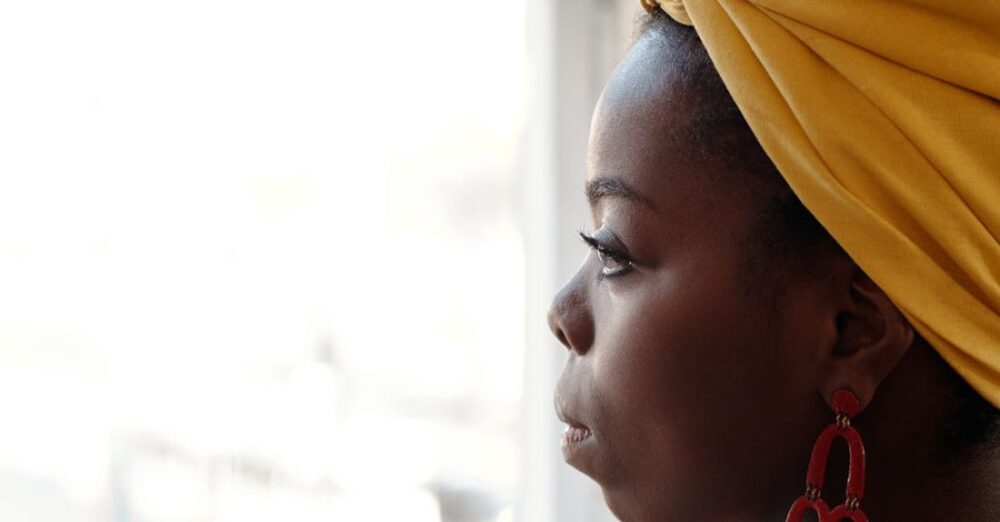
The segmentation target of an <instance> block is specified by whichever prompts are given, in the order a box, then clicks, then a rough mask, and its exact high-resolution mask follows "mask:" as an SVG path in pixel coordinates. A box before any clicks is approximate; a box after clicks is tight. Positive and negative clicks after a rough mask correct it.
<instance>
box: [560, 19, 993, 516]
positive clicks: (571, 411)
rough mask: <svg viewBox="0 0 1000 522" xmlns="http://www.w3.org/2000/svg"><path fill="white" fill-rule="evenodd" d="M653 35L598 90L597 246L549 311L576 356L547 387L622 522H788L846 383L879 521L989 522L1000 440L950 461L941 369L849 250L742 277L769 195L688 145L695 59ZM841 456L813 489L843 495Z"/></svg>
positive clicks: (866, 505)
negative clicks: (858, 407)
mask: <svg viewBox="0 0 1000 522" xmlns="http://www.w3.org/2000/svg"><path fill="white" fill-rule="evenodd" d="M661 38H662V37H661V36H658V35H657V34H652V33H647V34H645V35H643V36H642V37H640V39H639V40H638V41H637V42H636V44H635V45H634V46H633V48H632V49H631V51H630V52H629V54H628V55H627V56H626V57H625V59H624V60H623V61H622V63H621V64H620V65H619V67H618V69H617V70H616V71H615V73H614V76H613V77H612V79H611V80H610V82H609V84H608V86H607V87H606V89H605V92H604V94H603V96H602V98H601V100H600V102H599V103H598V106H597V109H596V113H595V116H594V121H593V127H592V133H591V140H590V147H589V162H588V176H587V183H588V187H589V190H588V192H589V194H588V196H589V197H590V199H591V210H592V216H593V225H594V229H595V232H594V233H593V234H592V236H591V239H588V242H590V243H592V246H596V249H595V250H593V251H592V252H591V253H590V254H589V255H588V256H587V258H586V259H585V261H584V263H583V265H582V266H581V267H580V269H579V271H578V272H577V273H576V274H575V275H574V276H573V277H572V278H571V279H570V280H569V281H568V282H567V283H566V285H565V287H564V288H563V289H562V290H561V291H560V292H559V293H558V295H557V296H556V297H555V299H554V302H553V304H552V308H551V310H550V313H549V323H550V325H551V327H552V330H553V332H554V334H555V335H556V337H557V338H559V340H560V341H561V342H562V344H563V345H565V347H566V348H567V349H568V354H569V357H568V360H567V363H566V366H565V369H564V371H563V375H562V377H561V379H560V381H559V384H558V387H557V390H556V402H557V407H558V408H559V410H560V412H561V416H562V417H563V419H564V420H565V421H566V422H567V423H568V424H570V425H573V426H575V427H576V430H575V431H573V433H574V434H575V436H576V438H573V437H571V440H569V441H568V442H566V443H564V455H565V457H566V459H567V461H568V462H569V464H571V465H572V466H574V467H576V468H577V469H579V470H580V471H582V472H583V473H585V474H587V475H589V476H590V477H591V478H593V479H594V480H595V481H597V482H598V483H599V484H600V486H601V488H602V490H603V493H604V497H605V500H606V501H607V503H608V505H609V506H610V508H611V510H612V511H613V512H614V514H615V515H616V516H617V517H618V518H620V519H621V520H625V521H648V520H655V521H658V520H680V521H702V520H710V521H720V520H721V521H742V520H746V521H761V520H784V517H785V514H786V512H787V510H788V507H789V506H790V505H791V503H792V502H793V501H794V499H795V498H796V497H798V496H799V495H801V494H802V492H803V489H804V486H805V484H804V481H805V473H806V467H807V463H808V460H809V453H810V451H811V449H812V445H813V442H814V441H815V440H816V437H817V435H818V434H819V433H820V431H821V430H822V429H823V428H824V427H825V426H826V425H828V424H829V423H831V422H832V421H833V413H832V411H831V409H830V406H829V402H830V399H831V397H832V395H833V392H834V391H835V390H837V389H839V388H848V389H850V390H852V391H854V392H855V393H856V394H857V395H858V397H859V399H860V400H861V404H862V408H863V410H862V413H861V414H860V415H859V417H858V418H857V419H856V420H855V423H854V425H855V426H856V427H857V428H858V430H859V431H860V432H861V435H862V437H863V439H864V442H865V446H866V449H867V454H868V469H869V472H868V477H867V487H866V493H867V495H866V497H865V499H864V501H863V502H862V507H863V509H864V510H865V512H866V513H867V514H868V515H869V518H870V519H872V520H876V521H879V520H931V519H943V520H965V521H978V520H983V521H985V520H998V519H1000V511H998V509H1000V495H998V488H997V487H996V485H995V481H996V480H997V477H1000V466H998V465H997V463H998V462H1000V458H998V456H1000V451H998V449H997V447H996V445H995V444H993V445H991V446H989V447H986V448H981V449H979V450H978V451H977V452H976V453H975V454H974V455H971V456H968V457H960V458H959V457H955V456H954V455H946V454H943V452H942V450H941V448H940V444H939V440H940V437H941V434H942V430H943V429H944V425H945V422H946V419H947V418H948V415H949V414H950V412H951V411H952V409H953V407H954V404H953V400H952V396H951V395H950V394H949V393H948V392H947V390H949V389H950V387H951V386H952V384H951V379H952V377H951V375H950V373H949V372H950V370H949V369H948V368H947V366H945V364H944V362H943V361H942V360H941V359H940V357H939V356H938V355H937V354H936V353H935V352H934V351H933V349H931V348H930V347H929V346H928V345H927V343H926V342H925V341H923V340H922V339H921V338H920V337H919V336H918V335H916V333H915V332H914V329H913V328H912V326H911V325H910V324H909V323H908V322H907V320H906V319H905V317H904V316H903V315H902V314H901V313H900V312H899V310H898V309H897V308H896V306H895V305H894V304H893V303H892V301H891V300H890V299H889V298H888V296H887V295H886V294H885V293H884V292H883V291H882V290H881V289H880V288H879V287H878V286H877V285H876V284H875V283H873V282H872V281H871V280H870V279H869V278H868V277H867V276H866V275H865V274H864V272H863V271H862V270H861V269H859V267H858V266H857V264H855V263H854V261H852V260H851V259H850V257H848V256H847V255H846V254H844V253H843V252H842V251H841V250H840V249H839V248H838V247H837V246H836V245H835V244H833V243H824V244H821V245H818V246H817V247H816V248H814V249H811V250H810V251H809V252H808V254H803V255H805V256H807V257H808V259H797V260H795V259H793V260H787V259H777V258H776V259H773V260H771V261H770V266H768V267H767V275H759V276H755V278H754V279H752V280H748V275H747V274H748V273H750V272H748V271H747V270H746V266H745V264H746V263H745V260H746V252H747V248H748V242H749V241H750V240H751V239H750V238H751V237H752V236H753V224H754V222H755V216H756V215H757V210H758V208H759V206H760V205H761V202H762V201H765V200H766V199H767V198H768V197H769V196H771V195H773V191H774V190H776V189H774V188H773V187H768V186H767V184H765V183H757V182H753V181H748V182H747V183H745V184H743V185H742V186H741V188H740V189H739V190H734V189H732V187H730V186H729V185H727V184H726V183H724V182H722V181H719V180H720V179H725V178H726V177H727V173H726V172H725V169H731V168H732V165H731V163H730V164H728V165H727V162H725V161H723V160H721V159H718V158H711V157H710V158H704V157H702V156H701V155H699V154H698V153H696V152H695V147H694V145H693V144H692V143H691V140H690V138H689V135H690V133H689V132H687V130H688V129H689V128H690V126H691V124H692V123H691V122H692V117H693V114H694V111H697V110H698V108H697V104H695V106H692V103H691V102H692V100H694V99H695V97H694V96H693V95H692V94H693V93H689V92H685V90H684V89H683V88H682V87H680V84H679V83H678V82H677V78H679V75H680V74H681V70H682V69H683V68H684V67H685V60H687V59H689V58H688V57H687V56H686V55H685V51H684V50H682V49H681V50H678V49H672V48H671V47H670V46H665V45H663V42H662V41H661V40H659V39H661ZM761 154H763V153H761ZM759 159H760V160H761V161H766V158H763V157H761V158H759ZM754 285H757V286H762V287H764V286H766V287H767V288H763V289H761V290H762V291H760V292H753V291H751V292H748V291H746V289H747V287H748V286H750V287H753V286H754ZM762 295H766V296H769V297H768V298H767V299H762V298H761V296H762ZM579 439H582V440H579ZM842 450H843V448H838V450H837V451H835V452H834V454H833V455H832V456H831V459H830V465H829V470H828V476H827V484H826V487H825V488H824V498H826V499H828V500H831V501H834V502H839V499H842V497H843V493H842V492H843V484H844V483H845V480H846V469H845V468H846V461H847V458H846V451H842Z"/></svg>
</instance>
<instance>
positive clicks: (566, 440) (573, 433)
mask: <svg viewBox="0 0 1000 522" xmlns="http://www.w3.org/2000/svg"><path fill="white" fill-rule="evenodd" d="M587 437H590V430H589V429H587V428H582V427H577V426H566V431H565V432H564V433H563V444H575V443H577V442H583V441H584V440H585V439H586V438H587Z"/></svg>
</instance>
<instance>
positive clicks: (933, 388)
mask: <svg viewBox="0 0 1000 522" xmlns="http://www.w3.org/2000/svg"><path fill="white" fill-rule="evenodd" d="M956 379H957V377H956V375H955V374H954V372H953V370H951V368H949V367H948V366H947V364H946V363H945V362H944V361H943V360H942V359H941V358H940V356H938V354H937V353H936V352H935V351H934V350H933V349H931V348H930V346H928V345H927V344H926V343H925V342H919V343H917V344H916V345H915V346H914V347H913V348H912V349H911V353H909V354H907V356H906V357H905V358H904V360H903V362H902V363H901V364H900V366H899V367H898V368H897V369H896V371H894V372H893V375H892V376H891V377H890V378H889V379H886V381H885V382H884V383H883V384H882V386H880V388H879V392H878V394H876V399H875V401H873V402H872V404H871V405H870V406H869V408H868V410H867V411H866V412H863V413H862V415H861V416H859V418H858V419H857V420H858V422H857V423H856V426H857V427H858V430H859V431H860V432H861V436H862V438H863V439H864V441H865V447H866V452H865V453H866V455H867V471H868V477H867V482H866V487H865V499H864V501H863V502H862V506H863V508H864V510H865V512H866V513H867V514H868V516H869V518H871V519H872V520H963V521H968V522H973V521H980V520H982V521H987V520H1000V488H997V482H996V481H997V477H1000V440H998V438H997V437H992V438H990V439H989V440H985V441H977V442H973V443H969V444H970V445H967V446H966V447H957V448H956V447H954V446H955V445H956V444H954V443H948V442H947V441H948V440H954V439H955V438H956V437H955V435H956V433H955V432H956V431H957V430H961V429H963V427H960V426H956V425H955V423H954V418H955V414H954V412H955V411H956V404H957V403H958V402H960V401H961V399H960V397H958V395H957V394H956V393H955V392H953V391H952V390H955V389H956V388H957V380H956ZM831 478H832V477H831ZM830 484H831V485H832V484H834V483H830Z"/></svg>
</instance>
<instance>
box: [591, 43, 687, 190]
mask: <svg viewBox="0 0 1000 522" xmlns="http://www.w3.org/2000/svg"><path fill="white" fill-rule="evenodd" d="M691 61H692V57H691V55H690V48H689V47H686V46H676V45H671V42H667V41H666V40H665V39H664V38H663V37H662V36H660V35H658V34H655V33H647V34H645V35H643V36H642V37H641V38H640V39H639V40H638V41H637V42H636V44H635V45H634V46H633V47H632V49H631V50H630V51H629V53H628V54H627V55H626V56H625V58H624V59H623V60H622V62H621V63H620V64H619V66H618V68H617V69H616V70H615V72H614V74H613V75H612V77H611V79H610V80H609V82H608V84H607V86H606V87H605V90H604V92H603V94H602V95H601V99H600V101H599V102H598V104H597V108H596V110H595V113H594V119H593V122H592V125H591V136H590V146H589V155H588V165H587V167H588V169H587V170H588V172H587V177H588V182H593V181H595V180H596V179H614V180H617V181H620V182H622V183H623V184H625V185H627V186H629V187H632V188H633V189H634V190H635V191H636V192H638V193H639V194H640V195H641V196H643V197H644V198H645V199H647V200H649V201H650V203H652V204H653V206H657V207H662V206H664V205H665V204H666V203H667V202H666V201H663V200H664V199H666V196H667V195H670V194H673V193H675V192H677V191H678V190H690V189H691V188H692V185H693V184H697V183H698V182H699V180H702V181H703V180H705V179H707V173H703V172H699V171H702V170H705V169H706V168H707V166H706V165H704V162H700V161H699V158H698V157H697V156H698V152H697V150H696V147H695V145H694V142H693V140H692V139H691V125H692V114H694V112H695V111H696V110H697V108H696V107H694V106H693V105H692V100H694V99H696V98H697V97H695V96H692V95H691V92H690V91H691V88H690V86H689V82H688V74H689V71H690V69H691ZM700 174H706V175H700Z"/></svg>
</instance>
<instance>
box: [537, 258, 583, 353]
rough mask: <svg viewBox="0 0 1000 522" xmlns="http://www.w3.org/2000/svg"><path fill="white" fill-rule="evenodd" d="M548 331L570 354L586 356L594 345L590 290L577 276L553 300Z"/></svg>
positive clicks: (578, 275)
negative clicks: (588, 290) (588, 293)
mask: <svg viewBox="0 0 1000 522" xmlns="http://www.w3.org/2000/svg"><path fill="white" fill-rule="evenodd" d="M548 320H549V329H550V330H552V335H554V336H556V339H558V340H559V342H560V343H562V345H563V346H565V347H566V348H568V349H569V350H571V351H573V352H576V353H577V354H579V355H583V354H585V353H587V351H589V350H590V348H591V345H592V344H593V342H594V318H593V314H592V311H591V309H590V302H589V298H588V295H587V287H586V285H585V284H584V282H583V281H582V278H581V277H580V274H579V273H577V274H576V276H574V277H573V278H572V279H570V280H569V281H568V282H567V283H566V285H565V286H563V287H562V289H560V290H559V292H557V293H556V295H555V297H554V298H553V299H552V305H551V306H550V307H549V314H548Z"/></svg>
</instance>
